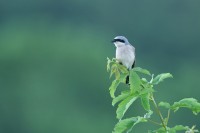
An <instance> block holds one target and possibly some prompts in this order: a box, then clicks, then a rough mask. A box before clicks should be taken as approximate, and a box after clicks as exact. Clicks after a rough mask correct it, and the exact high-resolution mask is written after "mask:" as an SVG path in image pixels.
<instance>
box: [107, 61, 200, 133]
mask: <svg viewBox="0 0 200 133" xmlns="http://www.w3.org/2000/svg"><path fill="white" fill-rule="evenodd" d="M107 60H108V62H107V71H108V72H110V77H112V76H113V75H114V80H113V81H112V84H111V86H110V87H109V91H110V96H111V98H112V105H113V106H115V105H117V110H116V117H117V119H118V120H119V121H118V123H117V124H116V125H115V128H114V130H113V133H124V132H126V133H128V132H130V131H131V130H132V128H133V127H134V126H135V125H136V124H139V123H143V122H151V123H153V124H156V125H158V126H159V127H160V128H158V129H157V130H154V131H150V130H149V131H148V132H149V133H176V132H177V131H181V130H182V131H186V132H187V131H190V130H191V131H197V130H195V129H194V130H193V129H190V128H189V127H188V126H182V125H176V126H174V127H172V128H170V127H168V126H167V125H168V120H169V116H170V110H173V111H177V110H178V109H179V108H188V109H190V110H192V112H193V113H194V114H196V115H197V114H198V113H199V112H200V103H199V102H198V101H197V100H196V99H194V98H185V99H182V100H180V101H179V102H175V103H174V104H172V105H170V104H169V103H167V102H160V103H159V104H157V103H156V102H155V100H154V97H153V94H154V92H155V90H154V86H155V85H158V84H159V83H161V82H162V81H164V80H165V79H167V78H172V75H171V74H170V73H162V74H159V75H157V76H155V78H154V75H153V74H151V73H150V72H149V71H148V70H146V69H142V68H140V67H136V68H133V69H132V70H130V71H128V70H127V69H126V67H124V66H123V65H121V64H119V63H118V61H117V60H116V59H112V60H110V59H109V58H107ZM141 75H146V76H149V81H148V80H147V79H146V78H141ZM127 76H129V85H127V86H128V87H127V88H128V89H124V90H122V91H121V93H120V94H119V95H117V96H116V94H115V93H116V91H117V89H118V88H119V85H120V84H126V83H125V80H126V77H127ZM136 100H140V102H141V106H142V107H143V109H144V110H145V111H146V114H145V115H143V116H136V117H131V118H124V116H125V114H126V112H127V110H128V109H129V108H130V107H131V106H133V103H134V102H135V101H136ZM151 103H152V104H151ZM152 105H153V107H154V110H155V112H156V113H157V115H158V116H159V117H160V120H161V122H155V121H153V120H151V117H152V114H153V109H152V108H153V107H151V106H152ZM159 106H160V107H164V108H166V109H167V110H168V116H167V117H166V118H164V117H163V116H162V114H161V112H160V110H159ZM191 133H192V132H191Z"/></svg>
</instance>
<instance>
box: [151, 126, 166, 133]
mask: <svg viewBox="0 0 200 133" xmlns="http://www.w3.org/2000/svg"><path fill="white" fill-rule="evenodd" d="M168 129H169V128H168ZM153 133H168V132H166V130H165V128H164V127H161V128H159V129H157V130H154V131H153Z"/></svg>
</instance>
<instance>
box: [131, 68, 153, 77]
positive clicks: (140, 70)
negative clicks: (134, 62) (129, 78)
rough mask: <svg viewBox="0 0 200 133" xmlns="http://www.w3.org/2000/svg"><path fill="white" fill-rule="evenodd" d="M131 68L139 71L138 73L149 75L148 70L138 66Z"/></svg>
mask: <svg viewBox="0 0 200 133" xmlns="http://www.w3.org/2000/svg"><path fill="white" fill-rule="evenodd" d="M133 70H134V71H136V72H140V73H143V74H146V75H151V74H150V72H149V71H148V70H146V69H143V68H140V67H135V68H133Z"/></svg>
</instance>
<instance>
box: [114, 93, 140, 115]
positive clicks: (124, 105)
mask: <svg viewBox="0 0 200 133" xmlns="http://www.w3.org/2000/svg"><path fill="white" fill-rule="evenodd" d="M137 98H138V97H137V96H135V95H130V96H128V97H127V98H125V99H124V100H123V101H121V102H120V103H119V105H118V108H117V111H116V113H117V119H122V117H123V116H124V114H125V113H126V111H127V110H128V108H129V107H130V106H131V104H132V103H133V102H134V101H135V100H136V99H137Z"/></svg>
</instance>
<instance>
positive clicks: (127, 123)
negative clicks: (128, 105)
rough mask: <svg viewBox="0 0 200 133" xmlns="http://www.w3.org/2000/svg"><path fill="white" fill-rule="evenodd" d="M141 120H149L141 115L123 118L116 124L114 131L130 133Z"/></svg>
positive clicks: (116, 132) (115, 132) (114, 132)
mask: <svg viewBox="0 0 200 133" xmlns="http://www.w3.org/2000/svg"><path fill="white" fill-rule="evenodd" d="M141 122H147V120H146V119H144V118H143V117H140V116H138V117H131V118H127V119H124V120H121V121H119V122H118V123H117V124H116V125H115V128H114V131H113V132H112V133H124V132H126V133H129V132H130V131H131V130H132V128H133V127H134V126H135V125H136V124H138V123H141Z"/></svg>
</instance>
